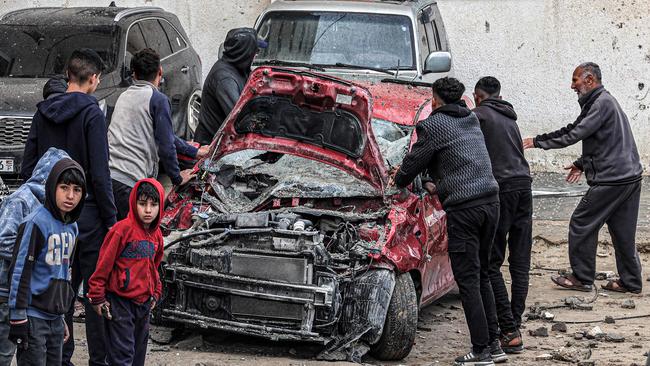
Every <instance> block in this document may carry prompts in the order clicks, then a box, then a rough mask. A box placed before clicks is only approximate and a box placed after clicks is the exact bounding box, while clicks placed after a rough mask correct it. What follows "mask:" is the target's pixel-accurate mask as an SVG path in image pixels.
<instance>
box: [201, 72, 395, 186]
mask: <svg viewBox="0 0 650 366" xmlns="http://www.w3.org/2000/svg"><path fill="white" fill-rule="evenodd" d="M372 108H373V99H372V96H371V93H370V92H369V91H368V90H367V89H366V88H364V87H363V86H360V85H358V84H354V83H350V82H347V81H343V80H340V79H336V78H333V77H330V76H326V75H320V74H316V73H312V72H308V71H301V70H295V69H288V68H278V67H260V68H257V69H255V70H254V71H253V73H252V74H251V76H250V78H249V80H248V83H247V84H246V86H245V87H244V90H243V92H242V95H241V97H240V98H239V101H238V102H237V104H236V105H235V107H234V109H233V111H232V112H231V113H230V115H229V116H228V119H227V120H226V121H225V122H224V125H223V126H222V127H221V129H220V130H219V132H217V135H216V136H215V139H214V140H213V143H212V148H211V151H212V161H217V160H219V159H220V158H221V157H223V156H225V155H228V154H231V153H234V152H237V151H241V150H245V149H255V150H266V151H272V152H276V153H286V154H290V155H295V156H299V157H303V158H308V159H312V160H316V161H320V162H323V163H326V164H329V165H332V166H335V167H337V168H340V169H342V170H344V171H346V172H348V173H350V174H351V175H353V176H354V177H356V178H359V179H362V180H364V181H367V182H369V183H370V184H371V185H372V186H373V187H375V188H376V189H379V190H381V191H382V192H383V190H384V188H385V186H386V182H387V170H386V167H385V165H384V162H383V159H382V157H381V153H380V151H379V147H378V146H377V142H376V140H375V137H374V135H373V132H372V128H371V126H370V118H371V115H372Z"/></svg>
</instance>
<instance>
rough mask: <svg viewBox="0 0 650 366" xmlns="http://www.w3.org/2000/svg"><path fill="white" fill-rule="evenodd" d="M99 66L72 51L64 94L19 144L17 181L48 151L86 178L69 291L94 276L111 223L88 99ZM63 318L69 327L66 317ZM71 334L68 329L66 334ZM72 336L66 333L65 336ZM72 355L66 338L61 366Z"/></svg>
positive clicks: (94, 345) (93, 354)
mask: <svg viewBox="0 0 650 366" xmlns="http://www.w3.org/2000/svg"><path fill="white" fill-rule="evenodd" d="M102 68H103V61H102V59H101V58H100V57H99V55H98V54H97V53H96V52H95V51H93V50H90V49H80V50H75V51H73V53H72V55H71V56H70V59H69V60H68V64H67V68H66V69H67V77H68V89H67V91H66V93H64V94H61V95H58V96H54V97H52V98H50V99H47V100H44V101H42V102H40V103H39V104H38V110H37V112H36V114H35V115H34V118H33V120H32V125H31V128H30V130H29V134H28V136H27V142H26V143H25V152H24V160H23V166H22V169H21V176H22V178H23V179H29V177H31V175H32V170H33V168H34V165H35V163H36V162H37V161H38V159H39V158H40V157H41V156H42V155H43V154H44V153H45V152H46V151H47V149H49V148H50V147H56V148H59V149H62V150H64V151H65V152H67V153H68V155H70V157H71V158H72V159H73V160H75V161H76V162H78V163H79V164H80V165H81V167H82V168H83V170H84V173H85V174H86V185H87V195H86V196H85V197H86V199H85V204H84V208H83V211H82V213H81V216H80V217H79V220H78V221H77V224H78V225H79V236H78V246H77V250H76V251H75V258H74V260H73V263H72V277H73V281H72V285H73V287H74V288H75V289H78V288H79V285H80V284H81V281H83V283H84V287H85V288H84V293H86V292H87V286H88V285H87V284H88V279H89V278H90V275H92V273H93V271H94V270H95V265H96V264H97V257H98V256H99V249H100V247H101V244H102V241H103V240H104V236H105V235H106V232H107V231H108V229H109V228H110V227H112V226H113V225H114V224H115V222H116V209H115V204H114V201H113V188H112V185H111V177H110V173H109V170H108V141H107V137H106V120H105V117H104V114H103V113H102V111H101V109H100V108H99V105H98V104H97V99H95V97H93V96H91V95H90V94H92V93H94V92H95V90H96V89H97V86H98V85H99V77H100V74H101V71H102ZM85 306H86V335H87V340H88V352H89V353H90V365H105V364H106V360H105V359H106V351H105V348H104V336H103V329H104V326H103V321H102V318H101V317H99V316H97V315H96V314H95V312H94V311H92V307H91V306H90V304H89V303H88V302H87V301H85ZM73 310H74V309H73V307H71V309H70V312H69V313H68V315H67V316H66V319H68V321H69V323H70V324H72V321H71V320H72V312H73ZM70 330H71V331H72V327H71V329H70ZM71 333H72V332H71ZM73 350H74V338H73V336H72V334H71V337H70V339H69V340H68V342H66V344H65V346H64V352H63V364H69V359H70V357H71V356H72V352H73Z"/></svg>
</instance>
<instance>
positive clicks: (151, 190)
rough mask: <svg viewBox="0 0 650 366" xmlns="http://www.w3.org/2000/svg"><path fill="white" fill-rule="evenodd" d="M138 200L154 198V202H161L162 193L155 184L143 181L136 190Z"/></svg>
mask: <svg viewBox="0 0 650 366" xmlns="http://www.w3.org/2000/svg"><path fill="white" fill-rule="evenodd" d="M135 197H136V199H137V200H144V201H146V200H152V201H153V202H154V203H160V193H158V190H157V189H156V187H154V186H153V184H151V183H148V182H143V183H141V184H139V185H138V190H137V191H136V192H135Z"/></svg>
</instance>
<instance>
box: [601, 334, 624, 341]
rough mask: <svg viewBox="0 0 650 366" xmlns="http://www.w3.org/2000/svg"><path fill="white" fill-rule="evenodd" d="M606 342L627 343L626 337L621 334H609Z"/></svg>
mask: <svg viewBox="0 0 650 366" xmlns="http://www.w3.org/2000/svg"><path fill="white" fill-rule="evenodd" d="M605 342H613V343H623V342H625V337H623V336H622V335H620V334H614V333H608V334H607V335H606V336H605Z"/></svg>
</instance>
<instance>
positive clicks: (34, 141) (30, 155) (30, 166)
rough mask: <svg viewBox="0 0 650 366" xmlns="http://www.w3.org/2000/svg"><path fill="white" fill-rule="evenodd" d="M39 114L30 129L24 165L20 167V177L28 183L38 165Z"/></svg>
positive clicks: (24, 153)
mask: <svg viewBox="0 0 650 366" xmlns="http://www.w3.org/2000/svg"><path fill="white" fill-rule="evenodd" d="M39 119H40V118H39V113H38V112H36V114H35V115H34V118H33V119H32V124H31V126H30V127H29V133H28V134H27V140H26V141H25V150H24V151H23V163H22V166H21V167H20V177H21V178H22V179H23V181H27V180H28V179H29V178H31V177H32V172H33V171H34V167H35V166H36V163H38V136H37V130H38V121H39Z"/></svg>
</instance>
